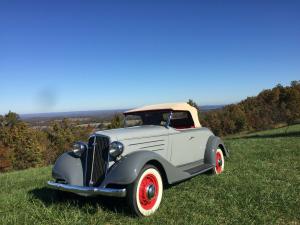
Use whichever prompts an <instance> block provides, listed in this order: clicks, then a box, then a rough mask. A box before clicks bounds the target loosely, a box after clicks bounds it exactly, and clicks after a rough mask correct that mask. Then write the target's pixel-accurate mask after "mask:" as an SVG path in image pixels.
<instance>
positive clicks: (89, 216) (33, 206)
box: [0, 125, 300, 224]
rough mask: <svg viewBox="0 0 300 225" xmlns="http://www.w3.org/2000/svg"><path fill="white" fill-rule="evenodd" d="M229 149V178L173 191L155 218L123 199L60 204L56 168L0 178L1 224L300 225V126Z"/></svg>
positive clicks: (73, 199) (72, 199)
mask: <svg viewBox="0 0 300 225" xmlns="http://www.w3.org/2000/svg"><path fill="white" fill-rule="evenodd" d="M225 143H226V145H227V146H228V147H229V149H230V150H231V152H230V153H231V157H230V159H229V160H227V161H226V164H225V172H224V173H223V174H222V175H220V176H210V175H208V174H204V175H200V176H197V177H195V178H193V179H191V180H188V181H186V182H183V183H180V184H177V185H174V186H172V187H170V188H168V189H167V190H165V192H164V198H163V201H162V205H161V207H160V209H159V210H158V212H157V213H156V214H155V215H154V216H152V217H150V218H142V219H138V218H134V217H132V216H131V215H130V214H129V212H128V208H127V207H126V205H125V203H124V201H123V200H119V199H110V198H100V197H99V198H91V199H85V198H82V197H77V196H73V195H71V196H66V197H62V198H61V197H60V196H59V195H56V194H55V192H54V191H52V190H50V189H47V188H45V182H46V181H47V180H48V179H50V178H51V177H50V176H51V175H50V174H51V168H50V167H44V168H38V169H27V170H23V171H16V172H8V173H4V174H0V184H1V189H0V221H2V222H1V224H96V223H97V224H300V214H299V206H300V198H299V193H300V175H299V174H300V165H299V162H300V152H299V150H300V125H295V126H291V127H290V128H289V130H288V133H285V128H280V129H274V130H268V131H263V132H258V133H253V134H250V135H247V136H243V137H240V136H237V137H234V138H233V137H232V138H227V139H226V140H225Z"/></svg>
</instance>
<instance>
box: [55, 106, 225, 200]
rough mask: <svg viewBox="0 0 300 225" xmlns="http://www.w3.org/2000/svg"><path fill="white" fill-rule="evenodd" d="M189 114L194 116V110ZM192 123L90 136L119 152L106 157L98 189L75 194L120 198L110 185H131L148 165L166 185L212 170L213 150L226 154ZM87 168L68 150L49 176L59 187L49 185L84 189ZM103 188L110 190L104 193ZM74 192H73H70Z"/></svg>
mask: <svg viewBox="0 0 300 225" xmlns="http://www.w3.org/2000/svg"><path fill="white" fill-rule="evenodd" d="M181 105H182V104H178V105H176V107H181ZM185 107H186V106H185ZM151 108H153V107H151ZM186 108H189V107H186ZM192 111H193V113H194V114H195V111H194V109H193V110H192ZM170 115H172V112H171V113H170ZM194 117H195V115H194ZM194 117H193V118H194ZM170 118H171V116H170ZM169 122H170V121H169ZM169 124H170V123H169ZM195 124H199V125H198V126H196V128H187V129H174V128H172V127H170V126H159V125H144V126H134V127H126V128H118V129H111V130H103V131H97V132H95V133H93V134H92V135H91V137H96V136H102V137H101V138H103V137H107V138H108V139H109V143H112V142H114V141H118V142H121V143H122V145H123V147H124V148H123V153H122V155H121V156H119V157H117V158H110V156H108V160H109V163H106V165H107V166H106V169H105V173H102V174H104V175H105V176H103V177H104V178H101V180H100V179H99V183H97V187H98V185H99V184H100V185H99V188H100V189H93V187H91V186H89V188H80V190H78V192H77V193H80V194H81V195H90V194H91V193H92V194H96V193H97V194H101V193H105V194H112V193H116V194H117V193H119V195H120V193H122V195H123V194H124V192H123V191H124V190H123V189H124V187H122V189H120V190H112V189H111V188H110V186H111V185H123V186H124V185H125V186H126V185H128V184H131V183H132V182H134V181H135V180H136V178H137V177H138V175H139V173H140V171H141V170H142V168H143V167H144V166H145V165H146V164H149V163H150V164H153V165H155V166H157V168H158V169H159V170H160V173H161V175H162V176H163V177H164V178H165V179H166V180H165V181H166V182H167V183H169V184H173V183H176V182H179V181H182V180H185V179H188V178H191V177H193V176H195V175H197V174H199V173H202V172H205V171H207V170H209V169H212V168H213V167H214V166H215V164H216V161H215V151H216V150H217V148H221V149H222V151H223V153H224V155H225V156H228V155H229V152H228V150H227V149H226V147H225V145H224V143H223V141H222V140H221V139H220V138H219V137H216V136H215V135H214V134H213V133H212V132H211V131H210V130H209V129H208V128H204V127H201V126H200V123H199V121H196V123H195ZM104 139H105V140H107V139H106V138H104ZM94 140H96V139H94ZM93 146H94V147H93V148H94V150H93V152H94V153H95V149H96V147H95V146H98V145H96V144H95V142H94V144H93ZM108 147H109V146H108ZM90 150H92V147H91V148H90ZM99 152H101V151H98V153H99ZM105 152H107V151H105ZM94 153H93V154H94ZM88 154H89V155H90V153H86V155H88ZM90 156H91V155H90ZM98 157H99V155H98ZM91 162H93V163H94V160H92V161H91ZM106 162H107V161H106ZM87 165H88V162H87V157H81V156H76V154H74V153H72V151H70V152H66V153H64V154H62V155H61V156H60V157H59V158H58V159H57V161H56V163H55V165H54V167H53V170H52V176H53V178H54V179H55V180H56V182H61V184H63V185H59V183H53V182H50V183H51V185H52V186H51V187H52V188H53V187H54V188H56V187H57V188H61V189H63V190H67V191H74V188H75V189H76V187H78V186H84V185H85V184H86V180H88V178H87V177H88V176H85V174H86V171H87V169H86V168H88V166H87ZM92 165H94V164H92ZM95 165H96V164H95ZM89 168H91V167H89ZM99 168H100V167H99ZM87 174H88V173H87ZM66 185H70V187H69V188H68V186H66ZM71 186H72V187H71ZM84 187H87V186H84ZM94 187H95V186H94ZM95 188H96V187H95ZM105 188H110V189H109V191H107V192H106V191H105ZM83 192H86V194H84V193H83ZM74 193H76V192H75V191H74Z"/></svg>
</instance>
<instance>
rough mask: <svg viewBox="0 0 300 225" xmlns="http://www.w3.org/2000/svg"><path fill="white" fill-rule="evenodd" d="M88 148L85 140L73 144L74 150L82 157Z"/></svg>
mask: <svg viewBox="0 0 300 225" xmlns="http://www.w3.org/2000/svg"><path fill="white" fill-rule="evenodd" d="M86 150H87V145H86V144H85V143H84V142H81V141H78V142H75V143H74V144H73V150H72V152H73V153H74V154H75V155H76V156H78V157H80V156H81V155H82V153H84V152H85V151H86Z"/></svg>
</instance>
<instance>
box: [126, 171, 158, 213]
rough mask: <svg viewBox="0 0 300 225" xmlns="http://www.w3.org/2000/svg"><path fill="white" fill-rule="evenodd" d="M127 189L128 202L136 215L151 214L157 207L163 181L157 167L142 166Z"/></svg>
mask: <svg viewBox="0 0 300 225" xmlns="http://www.w3.org/2000/svg"><path fill="white" fill-rule="evenodd" d="M127 190H128V192H127V193H128V194H127V200H128V203H129V205H130V207H131V209H132V211H133V212H134V213H135V214H136V215H138V216H150V215H151V214H153V213H154V212H155V211H156V210H157V209H158V207H159V205H160V202H161V199H162V194H163V182H162V178H161V175H160V173H159V171H158V169H157V168H156V167H155V166H152V165H146V166H144V168H143V169H142V170H141V172H140V174H139V176H138V177H137V179H136V180H135V181H134V182H133V183H132V184H130V185H129V186H128V189H127Z"/></svg>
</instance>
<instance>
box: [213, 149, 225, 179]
mask: <svg viewBox="0 0 300 225" xmlns="http://www.w3.org/2000/svg"><path fill="white" fill-rule="evenodd" d="M215 160H216V166H215V168H214V170H213V172H214V174H220V173H222V172H223V171H224V163H225V160H224V155H223V152H222V150H221V149H219V148H218V149H217V151H216V156H215Z"/></svg>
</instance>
